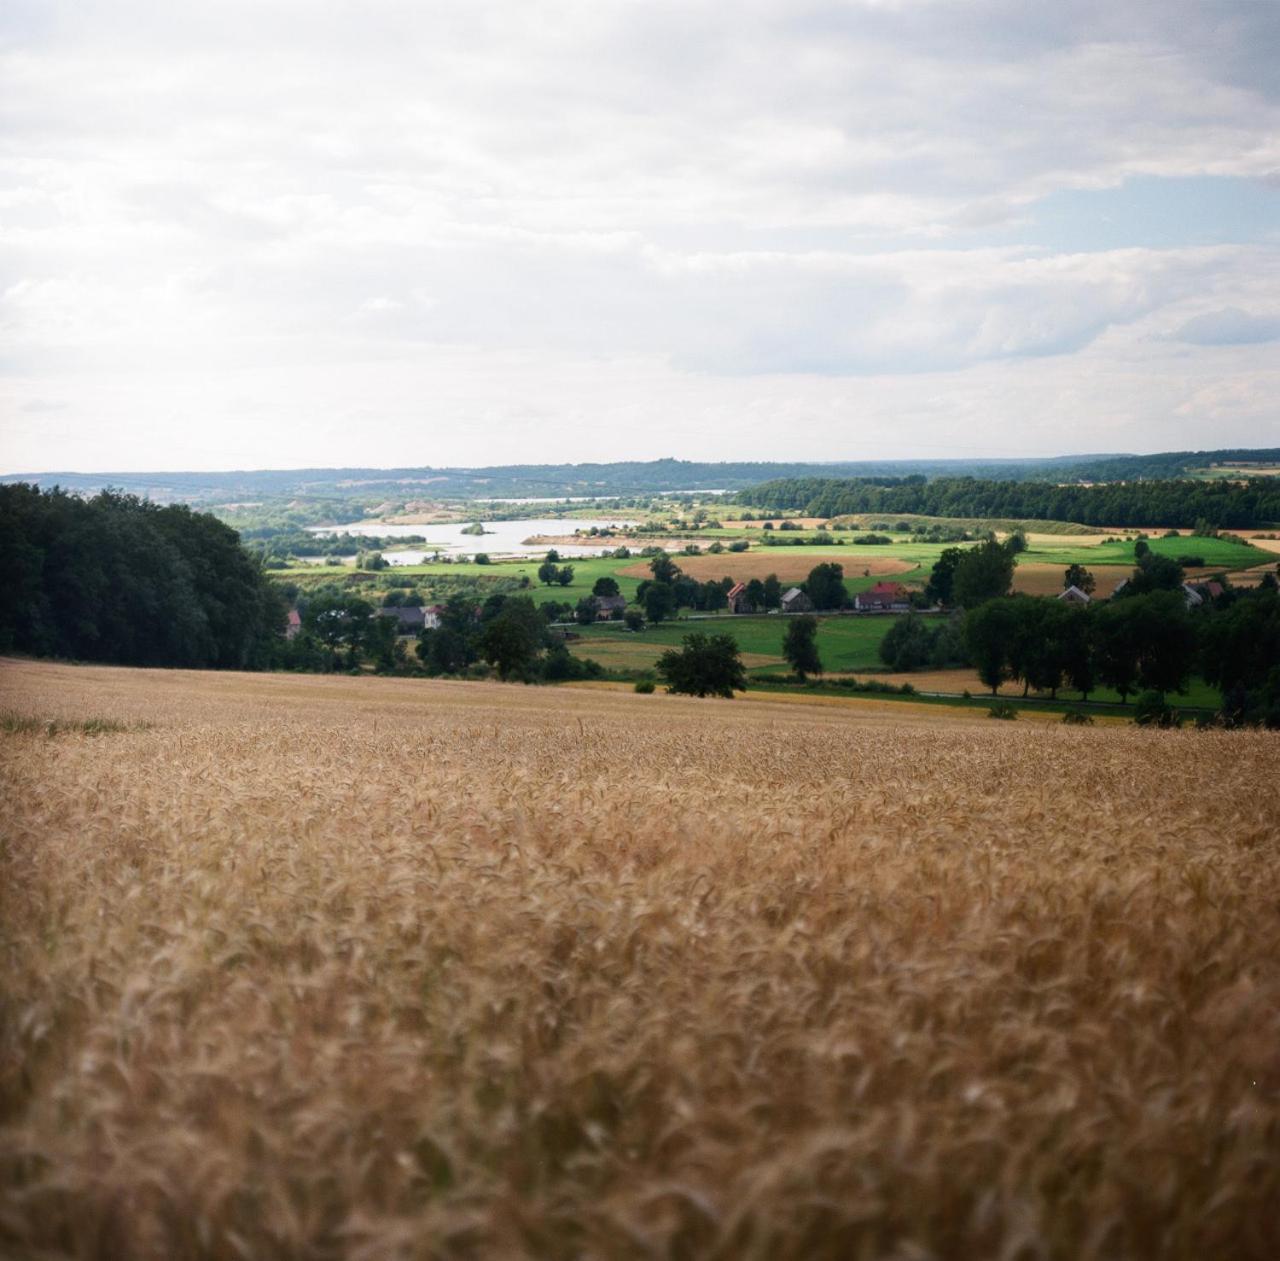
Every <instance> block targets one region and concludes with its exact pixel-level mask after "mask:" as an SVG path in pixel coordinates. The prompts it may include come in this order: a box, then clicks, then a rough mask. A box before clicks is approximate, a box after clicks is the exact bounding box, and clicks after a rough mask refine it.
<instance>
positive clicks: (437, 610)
mask: <svg viewBox="0 0 1280 1261" xmlns="http://www.w3.org/2000/svg"><path fill="white" fill-rule="evenodd" d="M442 613H444V605H443V604H428V605H427V607H426V608H425V609H423V610H422V625H423V629H425V630H438V629H439V627H440V616H441V614H442Z"/></svg>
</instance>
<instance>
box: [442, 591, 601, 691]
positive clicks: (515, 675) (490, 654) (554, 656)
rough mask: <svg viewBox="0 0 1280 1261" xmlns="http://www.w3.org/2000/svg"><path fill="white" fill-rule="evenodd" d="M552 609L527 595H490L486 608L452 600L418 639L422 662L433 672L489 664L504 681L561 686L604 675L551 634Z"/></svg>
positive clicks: (461, 671) (463, 670)
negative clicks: (482, 663) (434, 624)
mask: <svg viewBox="0 0 1280 1261" xmlns="http://www.w3.org/2000/svg"><path fill="white" fill-rule="evenodd" d="M551 616H552V614H551V611H550V609H549V608H548V606H545V605H544V606H542V607H539V606H538V605H536V604H535V603H534V602H533V600H532V599H530V597H529V596H526V595H501V594H499V595H491V596H489V597H488V598H487V599H486V600H485V601H484V602H483V603H482V604H479V605H477V604H476V603H475V601H474V600H472V599H469V598H468V597H466V596H463V595H455V596H451V597H450V598H449V600H448V601H447V602H446V603H445V605H444V608H443V610H442V611H441V614H440V625H439V626H438V627H434V628H431V629H428V630H424V631H422V632H421V633H420V634H419V636H418V649H417V650H418V659H419V661H420V662H421V663H422V666H423V668H424V669H425V670H426V672H427V673H428V674H431V675H440V674H464V673H466V672H467V671H468V670H469V669H470V668H471V667H472V666H474V665H475V664H476V663H478V662H481V661H483V662H485V663H486V664H487V665H489V666H490V667H492V668H493V670H494V671H495V672H496V673H497V675H498V677H499V678H501V679H508V680H510V679H517V680H521V681H524V682H533V681H545V682H560V681H563V680H566V679H575V678H589V677H592V676H593V675H597V674H599V673H600V667H599V666H598V665H597V664H596V663H595V662H593V661H583V660H580V659H579V658H577V657H574V656H573V655H572V654H571V653H570V652H569V650H568V649H567V648H566V647H565V644H564V640H563V637H562V636H560V635H559V634H557V633H556V632H554V631H552V630H551V627H550V617H551Z"/></svg>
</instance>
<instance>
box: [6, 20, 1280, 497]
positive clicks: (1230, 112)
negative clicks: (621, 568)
mask: <svg viewBox="0 0 1280 1261" xmlns="http://www.w3.org/2000/svg"><path fill="white" fill-rule="evenodd" d="M1278 400H1280V3H1276V2H1275V0H1124V2H1123V3H1116V0H1097V2H1096V3H1095V2H1094V0H1058V2H1057V3H1054V4H1052V5H1048V4H1044V3H1041V2H1040V0H844V2H843V3H824V2H821V0H812V2H810V0H734V3H732V4H728V3H724V2H723V0H716V2H714V3H711V2H706V0H678V2H673V3H668V2H666V0H518V2H516V0H510V2H508V0H495V2H492V3H491V2H489V0H465V2H462V3H433V2H432V0H217V3H210V2H209V0H200V2H199V3H192V2H191V0H109V2H108V0H4V3H3V5H0V472H7V473H13V472H38V471H49V470H68V471H84V472H95V471H107V470H161V469H227V468H289V467H299V466H341V465H355V464H359V465H374V466H378V465H383V466H392V465H402V466H403V465H425V464H434V465H448V464H453V465H476V464H494V463H509V462H517V461H540V462H561V461H596V460H613V459H650V458H657V457H662V456H680V457H684V458H689V459H710V460H715V459H733V460H738V459H761V460H767V459H784V460H794V459H806V460H810V459H811V460H854V459H876V458H893V457H902V458H941V457H946V456H954V457H967V456H975V455H980V456H1034V455H1056V454H1074V453H1085V452H1103V451H1158V450H1182V449H1203V448H1212V447H1224V446H1262V445H1271V446H1276V445H1280V402H1278Z"/></svg>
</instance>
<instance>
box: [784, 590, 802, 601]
mask: <svg viewBox="0 0 1280 1261" xmlns="http://www.w3.org/2000/svg"><path fill="white" fill-rule="evenodd" d="M804 594H805V593H804V592H803V591H802V590H801V589H800V588H799V587H792V588H791V589H790V590H789V591H784V592H783V593H782V598H783V599H784V600H794V599H795V598H796V596H798V595H804Z"/></svg>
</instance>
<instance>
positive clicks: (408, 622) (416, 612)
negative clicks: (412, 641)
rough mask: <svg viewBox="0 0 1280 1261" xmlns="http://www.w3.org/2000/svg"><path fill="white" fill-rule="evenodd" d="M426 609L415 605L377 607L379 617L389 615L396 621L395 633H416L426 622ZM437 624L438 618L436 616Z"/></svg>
mask: <svg viewBox="0 0 1280 1261" xmlns="http://www.w3.org/2000/svg"><path fill="white" fill-rule="evenodd" d="M426 613H427V611H426V609H423V608H419V607H418V606H417V605H408V606H401V607H398V608H389V609H379V610H378V616H379V617H389V618H391V619H392V620H393V621H395V623H396V634H397V635H416V634H417V633H418V632H419V631H420V630H422V629H423V628H424V627H425V626H426V624H427V618H426ZM436 620H437V624H438V622H439V619H438V618H437V619H436Z"/></svg>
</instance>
